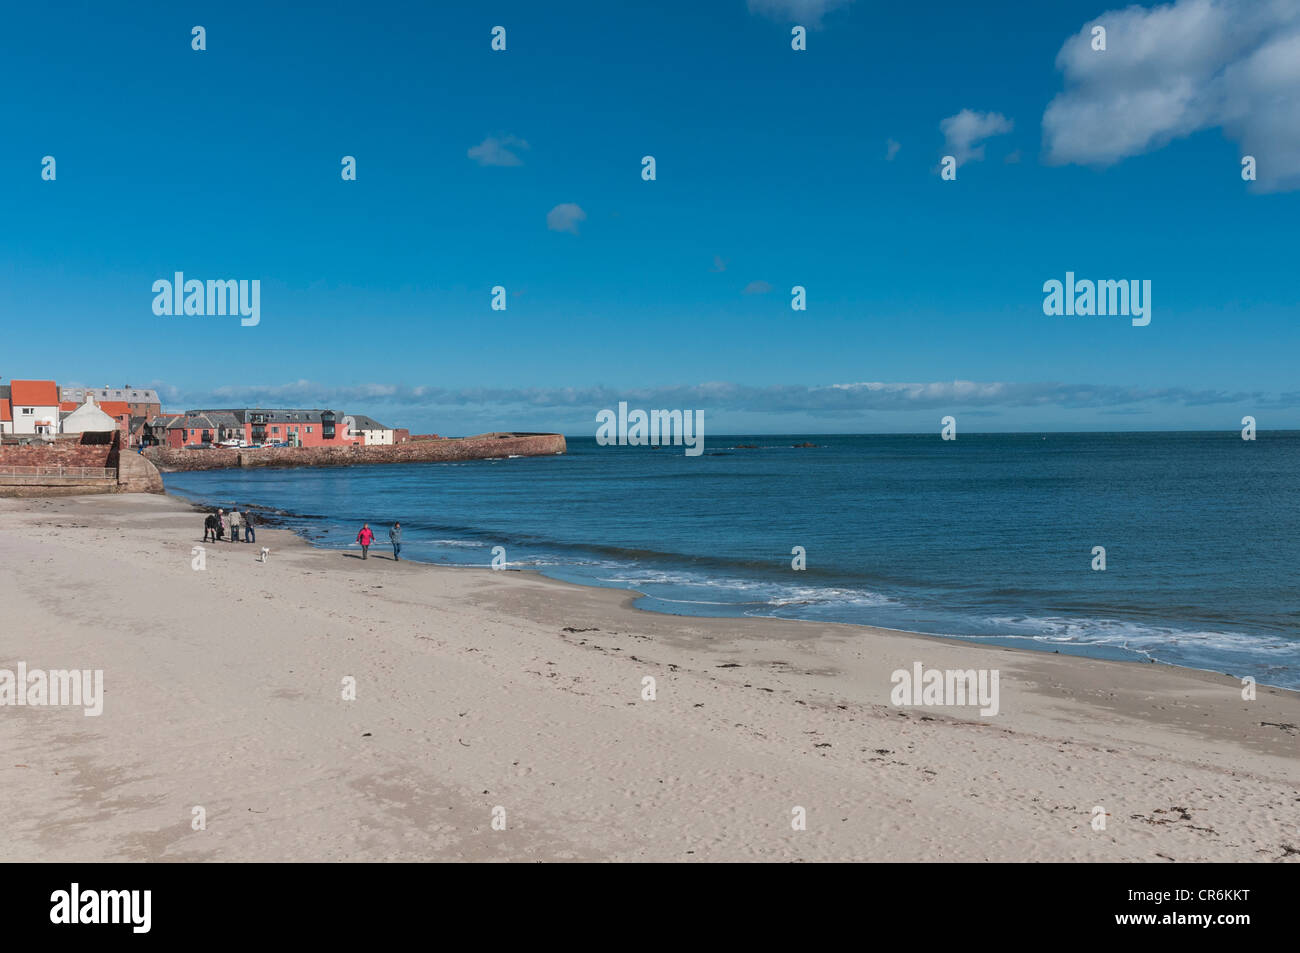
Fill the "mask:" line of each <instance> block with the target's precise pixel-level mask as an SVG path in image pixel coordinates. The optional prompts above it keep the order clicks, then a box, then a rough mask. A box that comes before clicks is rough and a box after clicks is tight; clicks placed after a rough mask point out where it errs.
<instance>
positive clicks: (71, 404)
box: [59, 400, 81, 410]
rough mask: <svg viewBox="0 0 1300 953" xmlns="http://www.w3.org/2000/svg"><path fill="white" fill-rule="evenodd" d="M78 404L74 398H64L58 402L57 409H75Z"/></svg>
mask: <svg viewBox="0 0 1300 953" xmlns="http://www.w3.org/2000/svg"><path fill="white" fill-rule="evenodd" d="M80 406H81V405H80V404H79V403H77V402H76V401H75V400H65V401H61V402H60V403H59V410H76V409H77V408H78V407H80Z"/></svg>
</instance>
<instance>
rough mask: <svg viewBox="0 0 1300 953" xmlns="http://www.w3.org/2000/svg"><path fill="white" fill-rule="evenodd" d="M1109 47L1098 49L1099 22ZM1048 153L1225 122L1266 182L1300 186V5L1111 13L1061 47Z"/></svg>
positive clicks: (1107, 151)
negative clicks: (1061, 81) (1060, 86)
mask: <svg viewBox="0 0 1300 953" xmlns="http://www.w3.org/2000/svg"><path fill="white" fill-rule="evenodd" d="M1096 25H1099V26H1104V27H1105V28H1106V50H1105V51H1101V52H1099V51H1095V50H1093V49H1092V45H1091V38H1092V27H1093V26H1096ZM1056 66H1057V68H1058V69H1060V70H1061V71H1062V73H1063V74H1064V76H1065V89H1064V91H1063V92H1061V93H1060V94H1059V95H1057V96H1056V98H1055V99H1053V100H1052V101H1051V103H1049V104H1048V106H1047V110H1046V112H1044V113H1043V143H1044V146H1045V147H1046V157H1047V161H1049V162H1054V163H1061V164H1064V163H1078V164H1081V165H1095V166H1107V165H1111V164H1113V163H1115V162H1118V161H1120V160H1121V159H1125V158H1127V157H1129V156H1135V155H1140V154H1142V153H1144V152H1150V151H1152V150H1155V149H1159V148H1162V147H1163V146H1165V145H1167V144H1168V143H1169V142H1171V141H1172V140H1174V139H1179V138H1183V137H1185V136H1190V135H1192V134H1193V133H1195V132H1199V131H1201V130H1205V129H1212V128H1221V129H1222V130H1223V132H1224V134H1225V135H1226V136H1227V137H1228V138H1229V139H1232V140H1233V141H1235V142H1237V143H1238V144H1239V146H1240V149H1241V153H1242V154H1243V155H1254V156H1255V158H1256V160H1257V161H1258V174H1259V183H1258V186H1259V188H1260V189H1262V190H1264V191H1276V190H1283V189H1295V188H1300V3H1297V2H1296V0H1176V2H1174V3H1170V4H1165V5H1164V6H1160V7H1154V8H1151V9H1146V8H1143V7H1137V6H1132V7H1128V8H1127V9H1124V10H1116V11H1112V12H1109V13H1104V14H1102V15H1101V16H1099V17H1097V18H1096V19H1094V20H1090V21H1089V22H1088V23H1086V24H1084V26H1083V27H1082V29H1080V31H1079V32H1078V33H1076V34H1075V35H1074V36H1072V37H1070V38H1069V39H1067V40H1066V41H1065V44H1064V45H1063V46H1062V47H1061V50H1060V52H1059V53H1058V54H1057V56H1056Z"/></svg>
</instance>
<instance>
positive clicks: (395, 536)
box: [388, 523, 402, 563]
mask: <svg viewBox="0 0 1300 953" xmlns="http://www.w3.org/2000/svg"><path fill="white" fill-rule="evenodd" d="M388 541H389V542H390V543H392V544H393V562H395V563H400V562H401V561H402V524H401V523H394V524H393V528H392V529H390V530H389V531H388Z"/></svg>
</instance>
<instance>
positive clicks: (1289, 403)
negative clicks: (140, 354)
mask: <svg viewBox="0 0 1300 953" xmlns="http://www.w3.org/2000/svg"><path fill="white" fill-rule="evenodd" d="M155 386H157V385H155ZM163 386H164V387H165V386H166V385H163ZM167 389H168V390H170V391H172V392H173V393H174V394H176V399H175V401H174V402H175V403H176V405H177V406H183V407H189V408H192V407H204V406H208V407H212V406H222V407H230V406H248V407H258V406H276V405H287V406H296V407H332V408H334V409H335V410H340V409H342V410H344V411H347V412H352V413H366V414H371V415H372V416H377V415H378V412H379V411H381V410H382V411H383V412H384V413H389V412H390V411H393V410H396V411H398V412H397V413H396V414H395V417H396V418H401V417H402V416H404V414H403V413H402V412H401V411H402V410H403V409H407V408H434V407H447V408H454V407H533V408H563V407H578V408H583V409H585V408H588V407H611V406H613V405H614V404H615V403H617V402H618V401H620V400H627V401H633V402H635V404H636V405H637V406H659V407H709V408H715V409H726V410H737V411H745V412H752V413H791V412H804V413H810V414H815V415H818V416H825V417H833V416H836V415H853V414H859V413H861V412H863V411H868V410H870V411H905V410H915V409H939V408H943V409H953V408H966V409H971V408H976V409H978V408H994V407H1069V408H1096V409H1099V410H1102V409H1104V410H1110V411H1119V410H1123V409H1125V408H1140V407H1142V406H1145V405H1148V404H1166V405H1169V404H1173V405H1179V406H1184V407H1203V406H1219V405H1226V404H1239V403H1243V402H1245V403H1248V404H1250V405H1251V406H1256V407H1258V406H1266V407H1277V408H1288V407H1297V406H1300V392H1289V393H1282V394H1270V393H1265V392H1259V391H1224V390H1214V389H1207V390H1193V389H1190V388H1184V387H1166V388H1146V387H1125V386H1117V385H1110V384H1088V383H1074V384H1064V383H1050V382H1012V381H963V380H950V381H924V382H911V383H908V382H900V381H857V382H851V383H840V384H829V385H825V384H815V385H806V384H776V385H770V386H765V387H756V386H752V385H748V384H736V383H730V382H726V381H711V382H707V383H700V384H687V385H680V386H667V387H641V388H619V387H609V386H595V387H558V388H545V387H523V388H519V387H478V388H466V389H449V388H443V387H437V386H433V385H428V386H416V387H411V386H407V385H401V384H397V385H394V384H389V383H384V384H375V383H370V384H359V385H353V386H346V387H331V386H328V385H323V384H320V383H317V382H313V381H308V380H298V381H292V382H289V383H284V384H273V385H261V386H233V387H218V388H216V389H215V390H186V391H179V390H176V389H173V388H167ZM457 416H458V417H459V415H457ZM381 419H382V418H381Z"/></svg>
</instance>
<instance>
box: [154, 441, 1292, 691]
mask: <svg viewBox="0 0 1300 953" xmlns="http://www.w3.org/2000/svg"><path fill="white" fill-rule="evenodd" d="M803 442H812V443H815V444H817V446H815V447H795V446H793V445H794V444H798V443H803ZM747 444H752V445H756V448H755V449H748V448H744V447H742V446H741V445H747ZM165 480H166V484H167V488H168V490H169V491H171V492H173V493H177V494H179V495H181V496H184V497H187V498H189V499H192V500H195V501H197V502H203V503H209V504H212V505H225V506H229V505H230V504H231V503H232V502H237V503H239V504H240V505H241V506H243V505H246V504H254V505H257V506H262V507H267V508H270V509H273V510H276V511H279V512H280V516H281V518H282V519H283V521H284V522H285V523H287V524H288V525H290V526H291V527H293V528H294V529H296V530H298V531H299V532H301V533H303V534H304V535H306V536H307V537H308V538H309V539H310V540H311V541H312V542H314V543H315V544H317V545H319V546H324V547H331V548H345V547H348V546H349V545H350V544H351V543H352V540H353V539H354V538H355V536H356V533H357V530H358V529H359V528H360V526H361V523H362V522H363V521H369V522H370V524H371V527H372V529H374V530H375V533H376V537H377V542H378V543H379V544H380V545H377V546H376V548H375V550H374V552H378V553H381V554H382V553H385V552H388V548H387V545H386V544H387V539H388V527H389V525H390V524H391V522H392V521H393V520H400V521H401V522H402V526H403V530H404V546H403V553H402V555H403V557H404V558H406V557H409V558H411V559H414V560H422V561H427V562H431V563H444V564H457V565H477V566H487V565H489V564H490V563H491V561H492V549H493V547H496V546H501V547H504V550H505V559H506V565H507V566H509V567H510V568H519V569H534V570H538V571H541V572H543V573H545V574H547V575H550V576H554V577H556V578H559V579H565V580H569V581H572V582H579V583H585V584H588V585H600V586H613V587H621V588H626V589H632V590H636V591H638V592H641V593H643V594H644V595H643V597H642V598H641V599H640V600H639V601H638V605H639V606H641V607H642V608H646V609H651V610H655V611H659V612H669V613H678V614H684V615H707V616H775V617H779V618H790V619H812V620H826V621H836V622H856V623H865V624H870V625H879V626H886V627H890V628H896V629H907V630H912V631H919V632H928V633H933V634H938V635H950V636H958V637H964V638H970V639H975V640H979V641H986V642H994V643H998V644H1004V645H1016V646H1021V647H1028V648H1041V649H1046V650H1048V651H1060V652H1062V653H1072V654H1081V655H1092V656H1100V657H1105V658H1116V659H1128V660H1139V661H1148V660H1150V661H1156V662H1164V663H1171V664H1176V665H1184V666H1189V667H1192V668H1200V669H1207V670H1211V671H1218V672H1228V673H1231V674H1233V675H1236V676H1243V675H1253V676H1254V677H1255V678H1256V679H1257V680H1258V681H1260V682H1262V683H1265V684H1272V685H1278V686H1283V687H1288V688H1293V689H1300V622H1298V621H1297V608H1298V605H1297V603H1298V599H1297V595H1298V593H1300V432H1261V433H1260V434H1259V435H1258V439H1257V440H1255V441H1254V442H1248V441H1243V440H1242V439H1241V437H1240V435H1239V434H1238V433H1236V432H1235V431H1226V432H1223V433H1118V434H1060V433H1053V434H1010V435H1007V434H998V435H980V434H961V435H960V436H959V438H958V439H957V440H955V441H943V440H941V439H940V438H939V437H938V435H937V434H936V435H867V436H840V435H835V436H822V435H816V436H804V435H791V436H782V437H774V436H770V435H769V436H727V437H712V436H710V437H707V439H706V448H705V452H704V454H703V455H702V456H698V457H688V456H686V455H685V454H684V453H683V452H682V448H680V447H676V448H674V447H664V448H659V449H651V448H640V447H600V446H597V444H596V442H595V440H594V438H581V437H579V438H570V439H569V453H568V454H567V455H564V456H551V457H540V458H538V457H534V458H514V459H499V460H482V461H472V462H464V463H423V464H404V465H391V466H361V467H347V468H332V469H285V470H270V469H267V470H247V471H240V470H218V471H208V472H195V473H175V474H167V475H166V477H165ZM197 532H198V528H197V524H196V533H197ZM796 546H801V547H803V548H804V550H805V551H806V562H807V568H806V569H804V570H801V571H797V570H795V569H793V568H792V560H793V559H794V557H793V556H792V554H791V551H792V549H793V548H794V547H796ZM1095 546H1103V547H1105V550H1106V569H1105V571H1094V570H1093V568H1092V563H1093V552H1092V551H1093V547H1095Z"/></svg>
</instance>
